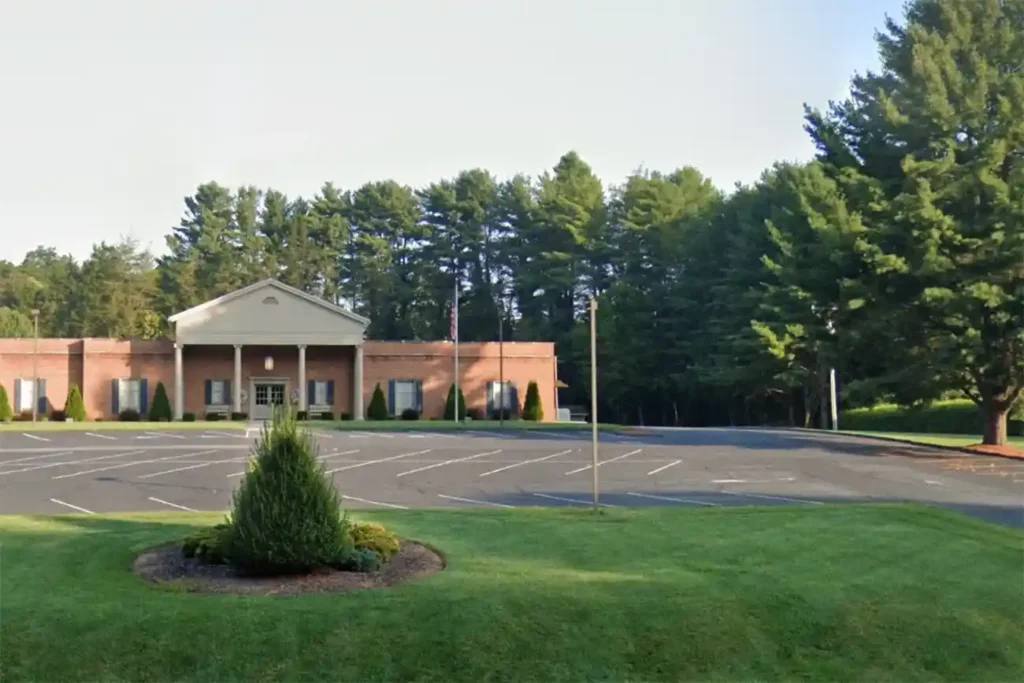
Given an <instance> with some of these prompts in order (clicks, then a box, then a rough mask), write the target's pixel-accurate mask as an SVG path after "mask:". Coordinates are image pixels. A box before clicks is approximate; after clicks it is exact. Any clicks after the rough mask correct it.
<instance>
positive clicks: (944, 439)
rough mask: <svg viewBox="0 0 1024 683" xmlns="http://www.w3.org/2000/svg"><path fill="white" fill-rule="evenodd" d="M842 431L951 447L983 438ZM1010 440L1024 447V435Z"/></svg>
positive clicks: (1019, 446)
mask: <svg viewBox="0 0 1024 683" xmlns="http://www.w3.org/2000/svg"><path fill="white" fill-rule="evenodd" d="M842 433H843V434H851V435H853V436H870V437H874V438H883V439H894V440H897V441H906V442H908V443H919V444H924V445H927V446H946V447H951V448H964V447H966V446H977V445H978V444H980V443H981V439H979V438H978V437H976V436H974V437H972V436H964V435H962V434H910V433H901V432H861V431H847V430H843V432H842ZM1009 442H1010V445H1011V446H1016V447H1018V448H1024V437H1020V436H1011V437H1009Z"/></svg>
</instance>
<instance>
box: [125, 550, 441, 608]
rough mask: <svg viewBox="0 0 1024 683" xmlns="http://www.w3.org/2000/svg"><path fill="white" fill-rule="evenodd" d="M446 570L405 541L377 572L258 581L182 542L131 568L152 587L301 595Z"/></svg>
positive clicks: (436, 556)
mask: <svg viewBox="0 0 1024 683" xmlns="http://www.w3.org/2000/svg"><path fill="white" fill-rule="evenodd" d="M444 567H445V560H444V557H442V556H441V554H440V553H438V552H437V551H435V550H433V549H432V548H429V547H427V546H425V545H423V544H422V543H416V542H415V541H403V542H402V547H401V550H399V551H398V552H397V553H395V555H394V556H393V557H392V558H391V561H390V562H387V563H386V564H384V566H382V567H381V568H380V569H379V570H378V571H375V572H343V571H338V570H335V569H329V568H327V569H323V570H319V571H316V572H313V573H311V574H300V575H296V576H277V577H261V578H253V577H247V576H240V575H239V574H237V573H236V572H235V570H234V569H232V568H231V567H230V566H229V565H223V564H205V563H203V562H199V561H198V560H196V559H186V558H185V557H184V556H183V555H182V554H181V543H180V542H177V543H170V544H168V545H163V546H160V547H158V548H153V549H152V550H148V551H146V552H145V553H143V554H142V555H139V556H138V557H137V558H135V562H134V564H133V565H132V570H133V571H134V572H135V573H136V574H138V575H139V576H141V577H143V578H144V579H146V580H147V581H150V582H152V583H157V584H171V585H177V586H181V587H183V588H185V589H187V590H189V591H192V592H196V593H233V594H237V595H302V594H306V593H347V592H351V591H358V590H369V589H374V588H390V587H392V586H397V585H398V584H400V583H405V582H406V581H412V580H414V579H418V578H420V577H422V576H428V575H430V574H434V573H436V572H439V571H441V570H442V569H444Z"/></svg>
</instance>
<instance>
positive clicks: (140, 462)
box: [50, 450, 217, 479]
mask: <svg viewBox="0 0 1024 683" xmlns="http://www.w3.org/2000/svg"><path fill="white" fill-rule="evenodd" d="M216 452H217V451H215V450H213V451H196V452H195V453H185V454H184V455H169V456H167V457H166V458H154V459H152V460H137V461H135V462H124V463H121V464H119V465H108V466H106V467H96V468H93V469H91V470H82V471H81V472H70V473H68V474H61V475H59V476H56V477H50V478H51V479H70V478H71V477H81V476H82V475H84V474H92V473H94V472H106V471H107V470H117V469H121V468H122V467H135V466H136V465H148V464H149V463H152V462H164V461H167V460H180V459H181V458H189V457H192V456H193V455H209V454H210V453H216Z"/></svg>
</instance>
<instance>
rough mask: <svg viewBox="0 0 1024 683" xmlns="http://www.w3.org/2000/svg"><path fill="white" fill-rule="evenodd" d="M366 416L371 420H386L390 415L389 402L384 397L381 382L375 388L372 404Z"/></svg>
mask: <svg viewBox="0 0 1024 683" xmlns="http://www.w3.org/2000/svg"><path fill="white" fill-rule="evenodd" d="M366 417H368V418H370V419H371V420H386V419H388V417H390V416H389V415H388V402H387V399H385V398H384V390H383V389H381V388H380V382H378V383H377V386H376V387H374V389H373V396H372V397H371V398H370V405H369V407H368V408H367V409H366Z"/></svg>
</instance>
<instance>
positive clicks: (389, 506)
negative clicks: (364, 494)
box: [342, 496, 409, 510]
mask: <svg viewBox="0 0 1024 683" xmlns="http://www.w3.org/2000/svg"><path fill="white" fill-rule="evenodd" d="M342 498H344V499H345V500H354V501H357V502H360V503H367V504H369V505H380V506H381V507H386V508H395V509H396V510H408V509H409V508H407V507H405V506H404V505H395V504H394V503H380V502H378V501H376V500H366V499H365V498H356V497H355V496H342Z"/></svg>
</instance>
